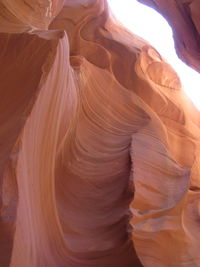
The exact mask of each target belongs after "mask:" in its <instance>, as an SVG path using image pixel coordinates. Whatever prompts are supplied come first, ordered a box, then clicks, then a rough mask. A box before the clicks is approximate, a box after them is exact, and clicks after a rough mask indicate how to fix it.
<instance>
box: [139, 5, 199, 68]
mask: <svg viewBox="0 0 200 267" xmlns="http://www.w3.org/2000/svg"><path fill="white" fill-rule="evenodd" d="M137 1H138V2H141V3H143V4H146V5H148V6H150V7H152V8H154V9H155V10H157V11H158V12H159V13H161V14H162V15H163V16H164V17H165V18H166V19H167V21H168V22H169V24H170V26H171V27H172V30H173V38H174V41H175V48H176V52H177V54H178V56H179V57H180V58H181V59H182V60H183V61H185V63H186V64H188V65H189V66H190V67H192V68H194V69H195V70H196V71H198V72H200V16H199V14H200V2H199V0H168V1H165V0H137Z"/></svg>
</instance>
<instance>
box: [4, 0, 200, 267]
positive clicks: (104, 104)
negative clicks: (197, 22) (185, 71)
mask: <svg viewBox="0 0 200 267" xmlns="http://www.w3.org/2000/svg"><path fill="white" fill-rule="evenodd" d="M1 5H2V9H1V12H2V13H1V17H0V20H2V23H0V25H1V26H0V27H1V28H0V29H1V32H2V33H1V34H0V42H2V46H1V47H3V50H2V53H1V55H0V56H1V62H2V64H1V66H0V67H1V69H0V77H1V79H0V81H1V86H0V90H1V95H2V98H1V99H2V100H1V101H2V104H1V105H0V108H1V113H0V114H1V116H0V120H1V128H0V130H1V131H0V135H1V139H0V140H1V147H2V149H1V154H0V155H1V157H0V164H1V165H0V166H1V225H2V227H1V229H2V230H1V231H0V266H1V265H2V266H3V267H6V266H10V267H22V266H23V267H25V266H28V267H44V266H48V267H81V266H84V267H94V266H95V267H122V266H124V267H133V266H147V267H152V266H155V267H162V266H164V267H168V266H170V267H171V266H174V267H179V266H199V265H200V261H199V258H198V257H199V256H198V255H199V252H198V248H199V240H200V239H199V234H198V215H199V208H198V204H199V188H200V185H199V160H200V150H199V140H200V139H199V138H200V128H199V127H200V115H199V111H197V110H196V108H195V107H194V106H193V105H192V104H191V102H190V101H189V99H188V98H187V97H186V96H185V94H184V92H183V91H182V87H181V83H180V80H179V78H178V76H177V74H176V73H175V72H174V70H173V69H172V68H171V66H169V65H168V64H167V63H166V62H165V61H164V59H163V58H162V56H161V55H159V53H158V52H157V51H156V50H155V49H154V48H153V47H151V45H150V44H148V43H147V42H145V41H144V40H142V39H141V38H139V37H138V36H135V35H133V34H130V33H129V32H128V31H127V30H125V29H124V28H123V27H121V26H120V25H118V24H117V22H116V21H115V20H114V18H112V16H111V15H110V13H109V8H108V6H107V3H106V1H103V0H98V1H96V0H85V1H83V0H78V1H76V2H74V1H71V0H69V1H65V3H63V2H62V1H60V2H58V1H47V2H45V1H44V2H43V1H34V2H32V3H27V2H26V1H20V0H18V1H14V3H12V5H11V2H10V1H2V3H1ZM14 7H15V8H14Z"/></svg>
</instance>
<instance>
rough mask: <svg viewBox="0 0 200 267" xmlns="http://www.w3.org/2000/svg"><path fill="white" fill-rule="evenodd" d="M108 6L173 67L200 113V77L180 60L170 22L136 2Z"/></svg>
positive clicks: (111, 1) (112, 1)
mask: <svg viewBox="0 0 200 267" xmlns="http://www.w3.org/2000/svg"><path fill="white" fill-rule="evenodd" d="M166 1H167V0H166ZM108 3H109V4H110V8H111V10H112V12H113V14H114V16H115V17H116V18H117V19H118V20H119V21H120V22H121V23H122V24H123V25H124V26H125V27H127V28H128V29H129V30H130V31H132V32H134V33H135V34H137V35H139V36H141V37H142V38H143V39H145V40H147V41H148V42H149V43H151V44H152V45H153V46H154V47H155V48H156V49H157V50H158V51H159V53H160V54H161V55H162V56H163V57H164V58H165V59H166V60H167V61H168V62H169V63H170V64H171V66H172V67H173V68H174V69H175V70H176V72H177V73H178V75H179V77H180V79H181V81H182V85H183V89H184V90H185V92H186V94H187V95H188V96H189V97H190V99H191V100H192V101H193V103H194V104H195V105H196V106H197V108H198V109H199V110H200V74H199V73H198V72H196V71H194V70H193V69H192V68H190V67H188V66H187V65H186V64H185V63H183V62H182V61H181V60H180V59H179V58H178V57H177V55H176V52H175V49H174V41H173V38H172V30H171V28H170V26H169V24H168V23H167V21H166V20H165V19H164V18H163V17H162V16H161V15H160V14H159V13H158V12H156V11H155V10H153V9H152V8H149V7H147V6H145V5H142V4H140V3H138V2H137V0H123V1H122V0H108Z"/></svg>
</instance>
